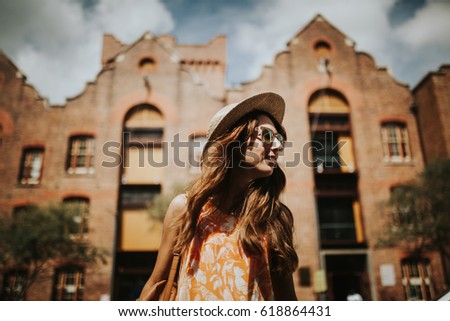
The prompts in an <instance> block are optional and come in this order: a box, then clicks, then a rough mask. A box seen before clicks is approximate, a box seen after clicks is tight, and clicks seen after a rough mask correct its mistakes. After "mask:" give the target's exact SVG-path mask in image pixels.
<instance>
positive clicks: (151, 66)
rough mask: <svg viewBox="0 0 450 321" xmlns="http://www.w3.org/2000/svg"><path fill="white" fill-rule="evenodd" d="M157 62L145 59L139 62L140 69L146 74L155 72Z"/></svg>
mask: <svg viewBox="0 0 450 321" xmlns="http://www.w3.org/2000/svg"><path fill="white" fill-rule="evenodd" d="M155 66H156V63H155V60H154V59H153V58H144V59H141V61H140V62H139V69H140V70H141V72H142V73H144V74H150V73H152V72H154V71H155Z"/></svg>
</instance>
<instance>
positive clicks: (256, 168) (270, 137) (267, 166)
mask: <svg viewBox="0 0 450 321" xmlns="http://www.w3.org/2000/svg"><path fill="white" fill-rule="evenodd" d="M270 141H272V142H270ZM282 141H283V138H281V137H279V135H278V132H277V129H276V128H275V125H274V123H273V122H272V120H271V119H270V118H269V117H268V116H266V115H263V114H262V115H259V116H258V117H257V126H256V128H255V132H254V133H253V135H252V136H251V137H250V138H249V140H248V141H247V149H246V150H245V153H244V159H243V166H242V167H244V168H245V170H246V172H247V174H250V175H251V176H252V178H253V179H256V178H261V177H267V176H270V175H272V173H273V169H274V167H275V166H277V159H278V152H279V151H280V150H282V148H283V145H282V144H283V142H282Z"/></svg>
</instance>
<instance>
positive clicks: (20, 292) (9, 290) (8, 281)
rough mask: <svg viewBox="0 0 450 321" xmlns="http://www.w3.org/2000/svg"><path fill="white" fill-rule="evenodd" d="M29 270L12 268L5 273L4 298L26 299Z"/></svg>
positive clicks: (10, 299) (12, 299) (8, 299)
mask: <svg viewBox="0 0 450 321" xmlns="http://www.w3.org/2000/svg"><path fill="white" fill-rule="evenodd" d="M27 278H28V272H27V271H26V270H10V271H7V272H5V273H4V274H3V286H2V296H1V298H2V300H4V301H19V300H24V299H25V291H26V286H27Z"/></svg>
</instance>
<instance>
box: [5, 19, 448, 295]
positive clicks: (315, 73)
mask: <svg viewBox="0 0 450 321" xmlns="http://www.w3.org/2000/svg"><path fill="white" fill-rule="evenodd" d="M101 59H102V63H103V68H102V70H101V72H100V73H99V74H98V76H97V79H96V80H95V82H93V83H89V84H87V85H86V88H85V90H84V91H83V92H82V93H80V94H79V95H78V96H77V97H74V98H71V99H69V100H68V102H67V103H66V105H64V106H48V105H47V103H46V101H45V100H44V99H42V98H40V97H39V94H38V93H37V92H36V90H35V89H34V88H32V87H31V86H29V85H27V84H26V81H25V79H24V76H22V75H21V74H20V72H19V70H18V69H17V67H15V66H14V65H13V64H12V63H11V62H10V61H9V60H8V59H7V57H5V56H4V55H0V77H1V78H0V91H1V94H0V123H1V125H2V127H1V129H2V131H1V137H0V140H1V141H0V144H1V145H0V148H1V153H0V177H1V178H2V179H1V182H0V207H1V209H3V210H5V211H7V212H11V211H12V210H13V209H14V208H15V207H17V206H21V205H24V204H40V203H42V202H45V201H51V200H62V199H64V198H66V197H69V196H81V197H85V198H88V199H89V227H90V229H89V235H88V238H89V240H90V241H92V243H93V244H95V245H97V246H101V247H103V248H105V249H107V250H108V251H109V252H110V253H111V254H112V255H111V256H110V257H109V259H108V262H107V264H106V265H100V266H96V267H93V268H92V267H88V268H87V269H86V271H85V290H84V297H83V299H84V300H99V299H100V297H101V296H102V295H111V298H112V299H123V298H128V297H127V296H126V294H123V293H121V291H122V292H123V291H124V290H123V288H122V287H121V285H118V284H119V283H120V284H127V283H126V282H128V281H127V280H129V279H127V277H130V275H131V277H130V278H131V279H132V275H134V274H132V273H134V272H132V271H134V270H139V271H140V272H139V277H141V278H142V277H144V276H148V274H149V273H150V271H151V267H146V266H145V264H142V263H141V264H140V265H139V263H136V264H135V265H133V266H131V267H130V266H127V264H128V263H127V260H135V261H136V262H138V261H139V259H138V258H137V257H138V256H139V255H143V256H142V257H144V256H145V255H147V256H145V257H146V259H145V260H147V261H145V260H144V261H145V262H148V260H150V261H151V260H152V259H151V258H149V256H148V253H147V254H146V253H141V252H139V251H137V252H136V253H134V252H133V253H131V252H129V253H125V254H124V253H123V252H126V251H122V250H121V249H120V246H119V245H118V244H119V243H120V238H121V231H122V230H121V224H122V222H124V221H122V219H123V215H125V214H122V208H121V205H120V204H119V198H120V197H119V196H120V193H122V192H121V191H123V190H124V188H126V186H125V185H126V182H125V183H124V181H123V172H122V170H121V167H120V166H116V167H105V166H102V163H103V162H109V161H111V158H109V157H108V156H107V155H106V154H105V146H107V145H105V144H108V143H109V142H113V143H114V142H117V143H119V142H121V139H122V131H123V126H124V123H125V119H126V118H127V115H128V114H127V113H128V112H129V111H130V110H131V109H132V108H133V107H134V106H139V105H145V106H153V107H155V108H156V109H157V110H159V111H160V112H161V114H162V119H163V121H164V126H163V138H162V140H163V141H165V142H169V143H170V142H173V141H174V137H175V136H176V135H177V134H179V137H180V141H182V142H187V141H188V140H189V137H190V135H192V134H194V133H197V134H198V133H205V132H206V129H207V126H208V123H209V120H210V119H211V117H212V115H213V114H214V113H215V112H216V111H217V110H218V109H220V108H221V107H222V106H224V105H226V104H227V103H231V102H235V101H238V100H241V99H243V98H245V97H247V96H249V95H252V94H256V93H259V92H263V91H273V92H276V93H278V94H280V95H281V96H282V97H284V99H285V100H286V104H287V108H286V117H285V123H284V125H285V127H286V129H287V132H288V139H289V141H290V142H292V144H293V146H292V147H289V148H287V149H286V151H285V155H284V157H283V158H284V160H285V161H286V168H285V170H286V174H287V178H288V185H287V189H286V192H285V193H284V194H283V199H284V201H285V202H286V203H287V205H288V206H289V207H290V209H291V210H292V212H293V214H294V217H295V243H296V248H297V251H298V255H299V258H300V267H301V268H302V271H307V272H306V274H303V275H302V278H300V275H301V273H300V272H299V273H295V275H294V276H295V283H296V291H297V295H298V298H299V299H302V300H315V299H318V298H319V297H323V296H319V295H318V294H317V293H316V292H315V287H317V286H318V285H317V284H316V285H315V284H314V275H315V273H316V272H317V271H318V270H325V271H326V279H327V284H328V291H327V295H328V298H329V299H342V298H343V296H344V294H345V293H344V292H343V291H344V290H345V291H347V290H348V287H349V286H350V285H348V284H347V285H346V284H345V282H346V281H348V282H351V283H352V284H353V285H354V286H356V287H357V288H358V290H359V291H360V292H362V294H363V296H364V298H365V299H371V300H405V299H406V298H405V294H404V289H403V286H402V270H401V260H402V259H404V258H405V255H404V254H403V253H402V252H401V251H400V250H399V249H389V250H387V249H376V248H375V244H376V240H377V235H378V233H379V230H380V228H381V227H382V225H383V221H382V219H381V216H380V208H379V204H380V203H381V202H382V201H384V200H386V199H387V198H388V197H389V194H390V188H391V187H392V186H394V185H396V184H398V183H400V182H403V181H405V180H408V179H410V178H412V177H414V175H416V173H418V172H420V171H421V170H422V169H423V167H424V160H423V155H422V149H423V150H424V151H425V154H426V155H427V159H428V158H434V157H442V156H447V157H448V150H449V148H450V145H449V144H450V132H448V128H447V127H449V126H445V124H448V123H449V121H450V117H449V114H448V106H449V101H448V99H449V97H448V92H449V90H448V88H449V84H448V79H449V69H448V68H447V67H443V68H441V70H440V71H439V72H438V73H433V74H430V75H429V76H427V78H425V80H424V81H423V82H422V83H421V84H420V85H419V86H418V87H417V88H416V89H415V90H414V91H413V92H411V91H410V90H409V88H408V87H407V86H405V85H403V84H400V83H398V82H396V81H395V79H393V77H392V76H391V75H389V73H388V72H387V70H386V69H384V68H379V67H377V65H376V63H375V61H374V59H373V58H372V57H371V56H370V55H368V54H366V53H361V52H356V51H355V48H354V43H353V42H352V41H351V40H350V39H348V38H347V37H346V36H345V35H344V34H342V33H341V32H340V31H339V30H337V29H336V28H335V27H333V26H332V25H330V24H329V23H328V22H327V21H326V20H325V19H323V18H322V17H321V16H317V17H316V18H315V19H314V20H313V21H312V22H311V23H309V24H308V25H307V26H306V27H305V28H303V29H302V30H301V31H300V32H299V33H298V34H297V35H295V36H294V37H293V38H292V39H291V41H290V42H289V43H288V46H287V49H286V51H283V52H280V53H279V54H278V55H277V56H276V57H275V59H274V63H273V65H271V66H265V67H264V68H263V70H262V73H261V75H260V77H259V78H258V79H256V80H254V81H251V82H247V83H244V84H242V85H241V87H240V88H239V89H236V88H234V89H226V88H225V68H226V66H227V61H226V37H224V36H218V37H216V38H215V39H213V40H212V41H211V42H209V43H208V44H206V45H192V46H188V45H180V44H177V43H176V41H175V39H174V38H173V37H171V36H159V37H157V36H153V35H151V34H149V33H147V34H144V36H143V37H142V38H140V39H139V40H137V41H136V42H135V43H133V44H131V45H124V44H122V43H120V42H119V41H117V40H116V39H115V38H114V37H113V36H111V35H105V37H104V44H103V54H102V57H101ZM145 61H147V62H150V65H151V66H149V68H150V69H145V68H146V67H145V66H144V63H145ZM232 63H233V62H232ZM321 92H323V93H324V94H323V95H325V96H326V95H328V94H329V93H333V95H335V96H332V97H331V98H333V97H334V98H336V97H341V98H339V99H340V101H341V102H345V105H346V107H345V108H347V109H348V111H346V112H345V113H343V114H342V113H341V116H340V117H341V118H339V119H344V118H345V119H346V120H345V124H344V125H345V126H347V127H346V128H347V129H346V130H345V131H343V134H341V135H343V136H345V137H346V139H347V142H351V145H350V149H349V151H350V154H352V158H353V159H354V164H353V165H352V168H351V169H350V170H348V171H346V172H344V171H343V170H342V168H341V170H337V171H325V172H321V171H319V170H317V169H316V168H314V167H313V166H311V165H308V159H309V160H311V159H312V158H311V157H312V154H311V153H312V151H311V148H310V147H311V145H310V141H311V140H312V134H313V133H316V132H315V130H316V129H315V128H316V127H315V125H314V124H313V122H314V121H316V120H317V121H319V122H320V120H321V119H325V118H326V117H331V116H330V115H331V114H330V115H329V114H321V113H317V114H315V116H314V117H315V118H314V117H313V116H312V108H313V107H311V106H312V104H313V103H314V101H313V100H312V98H311V97H313V96H314V95H315V94H317V93H319V94H318V96H317V97H319V98H323V97H325V96H321V94H320V93H321ZM445 93H446V94H445ZM336 95H337V96H336ZM314 97H315V96H314ZM334 98H333V99H334ZM414 99H415V101H416V103H417V105H418V106H419V123H420V126H421V132H422V134H423V140H425V141H427V142H428V141H430V138H429V137H430V136H429V135H432V136H433V137H439V139H440V140H439V141H435V142H436V146H428V145H421V142H420V138H419V131H418V126H417V123H416V119H415V117H414V114H413V113H411V111H410V107H411V105H412V104H413V102H414ZM425 105H426V107H425ZM422 108H423V109H425V108H426V110H427V111H428V110H433V115H430V114H429V113H427V114H425V115H423V114H422V110H423V109H422ZM342 115H344V118H342ZM332 116H333V117H335V116H336V115H334V114H333V115H332ZM321 117H325V118H321ZM330 119H331V118H330ZM333 119H335V118H333ZM336 119H337V118H336ZM437 120H439V122H440V126H441V127H437V126H430V125H432V124H435V123H436V121H437ZM386 123H394V124H401V126H402V127H401V128H404V129H405V130H406V132H407V137H408V141H407V145H408V148H409V149H408V152H407V155H406V156H407V157H404V158H403V160H402V161H401V162H397V161H393V160H392V159H389V157H388V158H386V155H385V151H384V149H383V140H382V126H383V124H386ZM448 125H450V124H448ZM430 128H433V129H430ZM434 131H436V133H435V132H434ZM76 135H88V136H89V137H93V138H94V139H95V154H94V163H95V166H94V169H95V171H94V172H93V173H89V174H81V175H80V174H78V175H77V174H69V173H68V171H67V157H68V153H69V151H68V148H69V147H68V144H69V140H70V138H71V137H73V136H76ZM348 137H350V138H348ZM33 146H40V147H43V148H44V157H43V166H42V173H41V181H40V183H39V184H37V185H32V186H26V185H25V186H24V185H21V184H19V183H18V177H19V172H20V166H21V157H22V152H23V150H24V148H26V147H33ZM445 146H447V147H446V148H445ZM167 148H168V150H169V153H168V155H169V162H168V165H167V166H166V167H165V168H163V170H162V173H163V174H162V175H163V179H162V181H161V191H162V192H163V193H164V192H168V191H170V189H171V188H172V186H174V185H175V184H177V183H179V182H187V181H189V180H190V179H191V178H192V174H191V173H190V172H189V168H187V167H186V166H185V167H181V166H177V164H176V163H175V159H174V155H173V153H172V150H171V149H170V145H169V147H167ZM112 150H114V151H117V152H120V148H116V149H111V150H110V151H112ZM444 151H445V152H444ZM179 156H180V158H181V159H183V160H187V159H188V149H187V148H182V149H181V150H180V155H179ZM298 156H299V157H298ZM297 160H299V161H297ZM327 175H328V176H327ZM330 180H334V181H333V182H338V183H339V184H350V183H352V184H353V185H352V186H353V187H351V188H349V189H348V190H346V193H347V194H345V195H344V198H342V196H343V194H342V193H340V194H339V191H337V190H336V189H334V190H331V191H330V190H326V189H325V190H322V189H321V188H322V187H320V186H319V184H321V183H320V182H324V181H325V182H326V181H330ZM349 182H350V183H349ZM346 186H347V185H346ZM327 200H331V201H333V202H337V203H336V204H341V203H340V202H344V203H345V202H347V203H348V202H350V203H348V204H351V206H353V207H351V211H352V212H353V214H352V215H353V218H354V222H353V224H354V227H353V228H352V229H353V230H352V233H353V232H355V230H356V232H355V233H356V236H355V237H356V238H355V237H353V240H350V239H346V240H344V241H345V242H342V240H340V239H339V237H338V236H336V238H337V239H333V240H332V241H333V242H331V243H327V242H325V241H323V238H322V240H321V236H320V233H319V231H320V230H321V229H322V228H326V226H325V225H326V224H323V222H322V223H321V220H322V219H321V218H320V217H321V215H323V214H321V211H322V209H320V208H326V210H328V208H327V207H326V203H327ZM342 200H344V201H342ZM124 213H125V212H124ZM335 232H336V231H335ZM336 235H337V234H336ZM331 238H333V236H332V237H331ZM128 255H129V256H128ZM133 255H134V256H133ZM151 255H153V254H151ZM132 257H133V258H134V259H131V258H132ZM427 259H429V264H430V267H431V271H432V272H431V273H432V282H433V286H434V291H435V293H439V292H440V291H441V290H442V289H443V286H444V284H443V275H442V270H441V263H440V259H439V257H438V256H437V255H435V254H429V256H428V257H427ZM353 261H354V262H355V263H354V264H353V265H352V263H349V264H350V266H347V265H346V264H345V262H353ZM383 264H387V265H388V266H389V267H390V268H392V269H391V270H390V271H393V272H394V273H393V274H392V273H391V274H390V275H389V276H391V277H393V280H394V282H393V284H387V283H386V281H385V280H384V279H383V278H386V275H383V276H382V275H381V274H380V273H381V272H380V267H381V266H382V265H383ZM124 271H125V272H124ZM127 271H128V272H127ZM127 273H131V274H127ZM308 275H309V277H308ZM122 276H123V279H121V278H122ZM382 279H383V280H382ZM121 282H122V283H121ZM140 282H142V280H141V281H140ZM124 286H125V285H124ZM131 288H132V287H128V288H127V289H128V290H129V289H131ZM135 290H136V289H135ZM130 291H131V290H130ZM51 292H52V275H51V274H50V275H49V276H48V277H47V278H46V279H44V280H42V281H41V282H39V283H38V284H36V285H34V286H33V287H32V288H31V289H30V291H29V292H28V294H27V299H29V300H50V299H51V295H52V294H51ZM133 294H135V293H131V294H129V298H130V299H131V298H132V295H133Z"/></svg>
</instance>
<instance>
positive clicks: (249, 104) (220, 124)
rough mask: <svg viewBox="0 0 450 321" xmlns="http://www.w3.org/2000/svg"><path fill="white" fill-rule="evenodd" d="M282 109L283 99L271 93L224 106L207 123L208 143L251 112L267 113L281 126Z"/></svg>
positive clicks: (283, 105)
mask: <svg viewBox="0 0 450 321" xmlns="http://www.w3.org/2000/svg"><path fill="white" fill-rule="evenodd" d="M284 107H285V103H284V100H283V98H282V97H281V96H280V95H278V94H275V93H271V92H267V93H262V94H258V95H255V96H252V97H250V98H247V99H245V100H243V101H241V102H240V103H235V104H231V105H228V106H225V107H223V108H222V109H221V110H219V111H218V112H217V113H216V114H215V115H214V117H213V118H212V120H211V122H210V123H209V127H208V135H207V137H208V141H212V140H215V139H216V138H218V137H220V136H221V135H223V134H225V133H226V132H227V130H228V129H229V128H231V127H232V126H233V125H234V124H235V123H236V122H237V121H238V120H239V119H241V118H242V117H243V116H245V115H247V114H249V113H251V112H253V111H262V112H265V113H268V114H269V115H271V116H272V117H273V119H274V120H275V121H276V122H278V124H280V125H281V123H282V122H283V117H284Z"/></svg>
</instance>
